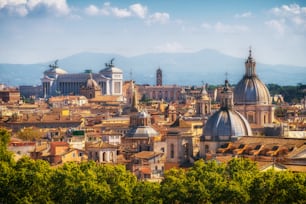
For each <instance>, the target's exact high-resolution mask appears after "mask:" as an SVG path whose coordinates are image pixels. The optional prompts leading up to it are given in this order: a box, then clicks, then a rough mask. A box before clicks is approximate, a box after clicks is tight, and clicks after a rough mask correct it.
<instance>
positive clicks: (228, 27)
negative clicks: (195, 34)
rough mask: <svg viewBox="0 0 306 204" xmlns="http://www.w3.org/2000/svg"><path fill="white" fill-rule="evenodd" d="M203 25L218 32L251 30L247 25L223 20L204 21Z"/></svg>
mask: <svg viewBox="0 0 306 204" xmlns="http://www.w3.org/2000/svg"><path fill="white" fill-rule="evenodd" d="M201 27H202V28H204V29H206V30H213V31H215V32H217V33H228V34H234V33H241V32H247V31H248V30H249V28H248V27H247V26H245V25H232V24H224V23H221V22H217V23H216V24H209V23H202V25H201Z"/></svg>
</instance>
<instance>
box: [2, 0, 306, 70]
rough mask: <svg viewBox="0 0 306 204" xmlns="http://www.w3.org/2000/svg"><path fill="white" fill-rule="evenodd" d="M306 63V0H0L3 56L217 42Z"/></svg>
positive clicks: (191, 47)
mask: <svg viewBox="0 0 306 204" xmlns="http://www.w3.org/2000/svg"><path fill="white" fill-rule="evenodd" d="M249 47H251V48H252V51H253V55H254V56H255V58H256V60H257V61H259V62H262V63H267V64H287V65H297V66H304V67H306V1H305V0H301V1H282V0H269V1H267V0H256V1H253V0H214V1H212V0H192V1H186V0H154V1H153V0H147V1H140V0H139V1H130V0H124V1H123V0H122V1H119V0H111V1H100V0H79V1H78V0H0V63H12V64H19V63H21V64H31V63H43V62H47V61H53V60H55V59H61V58H64V57H67V56H71V55H73V54H76V53H80V52H95V53H114V54H121V55H123V56H136V55H141V54H146V53H163V52H196V51H199V50H202V49H215V50H218V51H220V52H222V53H224V54H228V55H230V56H234V57H241V58H246V57H247V56H248V50H249Z"/></svg>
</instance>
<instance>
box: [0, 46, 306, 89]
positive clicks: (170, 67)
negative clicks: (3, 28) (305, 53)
mask: <svg viewBox="0 0 306 204" xmlns="http://www.w3.org/2000/svg"><path fill="white" fill-rule="evenodd" d="M246 57H247V56H246ZM112 58H115V60H114V64H115V66H116V67H118V68H120V69H122V70H123V72H124V79H125V80H130V79H133V80H135V81H136V83H137V84H150V85H154V84H155V81H156V79H155V74H156V70H157V69H158V68H159V67H160V68H161V69H162V71H163V84H168V85H170V84H178V85H201V84H202V82H204V83H208V84H213V85H217V84H223V82H224V79H225V77H226V76H225V73H228V76H227V78H228V79H229V81H230V83H231V84H236V83H237V82H238V81H239V80H240V79H241V78H242V76H243V74H244V72H245V68H244V62H245V60H246V59H241V58H235V57H231V56H228V55H225V54H222V53H220V52H218V51H215V50H209V49H205V50H201V51H198V52H193V53H154V54H145V55H139V56H134V57H124V56H121V55H117V54H111V53H109V54H105V53H79V54H75V55H72V56H70V57H66V58H63V59H60V60H59V61H58V65H59V67H60V68H62V69H64V70H66V71H67V72H69V73H80V72H84V71H85V70H87V69H91V70H92V71H93V72H99V71H100V70H101V69H103V68H105V63H108V62H109V61H110V60H111V59H112ZM255 60H256V57H255ZM51 63H53V62H46V63H40V64H0V70H1V74H0V83H4V84H8V85H10V86H19V85H38V84H41V82H40V79H41V78H42V76H43V72H44V71H45V70H47V69H48V68H49V67H48V65H49V64H51ZM256 70H257V74H258V75H259V77H260V79H261V80H262V81H263V82H264V83H266V84H272V83H274V84H279V85H296V84H298V83H303V84H305V83H306V77H305V76H306V67H298V66H291V65H268V64H262V63H257V69H256Z"/></svg>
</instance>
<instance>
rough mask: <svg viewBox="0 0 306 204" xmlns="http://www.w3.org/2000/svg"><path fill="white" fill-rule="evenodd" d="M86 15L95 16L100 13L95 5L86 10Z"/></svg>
mask: <svg viewBox="0 0 306 204" xmlns="http://www.w3.org/2000/svg"><path fill="white" fill-rule="evenodd" d="M85 13H86V14H87V15H90V16H95V15H98V14H99V13H100V11H99V9H98V8H97V7H96V6H95V5H89V6H88V7H87V8H85Z"/></svg>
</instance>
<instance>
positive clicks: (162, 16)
mask: <svg viewBox="0 0 306 204" xmlns="http://www.w3.org/2000/svg"><path fill="white" fill-rule="evenodd" d="M169 20H170V15H169V14H168V13H160V12H156V13H154V14H153V15H151V16H149V18H148V20H147V24H149V25H150V24H154V23H160V24H166V23H168V22H169Z"/></svg>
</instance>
